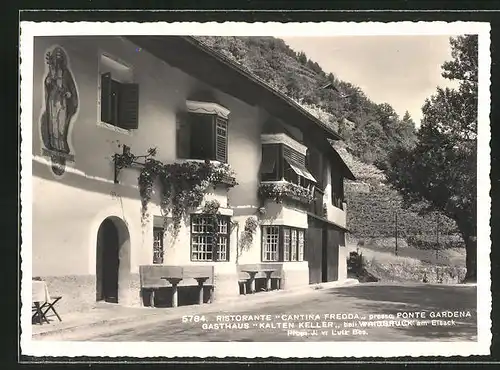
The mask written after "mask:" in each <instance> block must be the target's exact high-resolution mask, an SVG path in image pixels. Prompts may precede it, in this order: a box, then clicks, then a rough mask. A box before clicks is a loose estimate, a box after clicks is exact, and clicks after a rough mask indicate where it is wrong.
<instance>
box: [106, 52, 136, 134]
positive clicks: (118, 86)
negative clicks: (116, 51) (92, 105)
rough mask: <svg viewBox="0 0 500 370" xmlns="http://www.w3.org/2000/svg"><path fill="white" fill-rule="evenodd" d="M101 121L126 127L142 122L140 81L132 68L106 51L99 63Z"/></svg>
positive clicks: (118, 126)
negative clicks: (135, 81)
mask: <svg viewBox="0 0 500 370" xmlns="http://www.w3.org/2000/svg"><path fill="white" fill-rule="evenodd" d="M99 73H100V74H99V122H101V123H102V124H105V125H108V126H112V127H116V128H119V129H123V130H127V131H130V130H134V129H137V128H138V126H139V85H138V84H136V83H133V82H132V81H133V74H132V68H131V67H129V66H127V65H125V64H123V63H122V62H120V61H117V60H115V59H113V58H111V57H109V56H107V55H101V57H100V64H99Z"/></svg>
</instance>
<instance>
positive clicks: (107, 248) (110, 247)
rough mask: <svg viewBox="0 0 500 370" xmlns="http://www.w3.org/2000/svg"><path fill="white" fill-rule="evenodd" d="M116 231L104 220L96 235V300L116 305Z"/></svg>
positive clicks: (109, 222)
mask: <svg viewBox="0 0 500 370" xmlns="http://www.w3.org/2000/svg"><path fill="white" fill-rule="evenodd" d="M118 252H119V241H118V230H117V229H116V226H115V224H114V223H113V221H111V220H109V219H106V220H104V221H103V223H102V224H101V226H100V227H99V231H98V233H97V260H96V268H97V269H96V275H97V276H96V278H97V287H96V298H97V300H98V301H100V300H104V301H106V302H110V303H118V269H119V267H120V260H119V255H118Z"/></svg>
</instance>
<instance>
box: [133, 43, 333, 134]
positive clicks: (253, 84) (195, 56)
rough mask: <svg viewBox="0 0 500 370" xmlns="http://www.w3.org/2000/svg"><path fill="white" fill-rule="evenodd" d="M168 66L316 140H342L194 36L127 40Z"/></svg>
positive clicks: (295, 104)
mask: <svg viewBox="0 0 500 370" xmlns="http://www.w3.org/2000/svg"><path fill="white" fill-rule="evenodd" d="M126 38H127V39H128V40H130V41H131V42H133V43H134V44H136V45H137V46H139V47H141V48H143V49H144V50H146V51H148V52H149V53H151V54H152V55H154V56H156V57H157V58H159V59H161V60H163V61H165V62H166V63H168V64H169V65H171V66H173V67H175V68H178V69H180V70H182V71H183V72H185V73H187V74H189V75H191V76H193V77H195V78H196V79H198V80H200V81H203V82H204V83H206V84H207V85H210V86H213V87H214V88H216V89H218V90H220V91H222V92H224V93H226V94H229V95H232V96H234V97H236V98H238V99H239V100H242V101H244V102H246V103H247V104H250V105H253V106H259V107H262V108H263V109H265V110H266V111H267V112H268V113H269V114H271V115H272V116H275V117H277V118H280V119H281V120H283V121H284V122H287V123H289V124H291V125H293V126H295V127H297V128H299V129H300V130H302V131H304V132H309V133H311V134H312V136H313V137H316V138H321V137H323V138H324V137H327V138H329V139H332V140H342V137H341V136H340V135H338V134H337V133H335V132H333V131H332V130H331V129H330V128H329V127H328V126H326V124H325V123H323V122H322V121H321V120H319V119H318V118H316V117H314V116H313V115H312V114H311V113H309V112H308V111H307V110H305V109H304V108H302V107H301V106H300V105H299V104H297V103H296V102H294V101H293V100H292V99H290V98H289V97H288V96H286V95H285V94H283V93H281V92H280V91H277V90H276V89H274V88H272V87H271V86H269V85H268V84H267V83H266V82H265V81H263V80H261V79H260V78H258V77H256V76H255V75H254V74H252V73H251V72H249V71H248V70H246V69H245V68H243V67H242V66H240V65H239V64H238V63H236V62H234V61H232V60H231V59H229V58H227V57H225V56H224V55H222V54H221V53H219V52H217V51H215V50H213V49H211V48H210V47H208V46H207V45H205V44H203V43H202V42H200V41H199V40H197V39H196V38H194V37H192V36H126Z"/></svg>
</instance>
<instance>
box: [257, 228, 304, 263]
mask: <svg viewBox="0 0 500 370" xmlns="http://www.w3.org/2000/svg"><path fill="white" fill-rule="evenodd" d="M304 241H305V230H304V229H299V228H295V227H290V226H262V261H263V262H300V261H303V260H304V247H305V242H304Z"/></svg>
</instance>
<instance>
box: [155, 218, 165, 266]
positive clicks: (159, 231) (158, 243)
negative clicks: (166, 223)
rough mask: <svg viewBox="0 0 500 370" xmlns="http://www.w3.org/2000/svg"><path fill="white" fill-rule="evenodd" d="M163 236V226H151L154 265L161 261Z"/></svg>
mask: <svg viewBox="0 0 500 370" xmlns="http://www.w3.org/2000/svg"><path fill="white" fill-rule="evenodd" d="M163 238H164V230H163V228H162V227H155V228H153V264H155V265H156V264H162V263H163Z"/></svg>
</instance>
